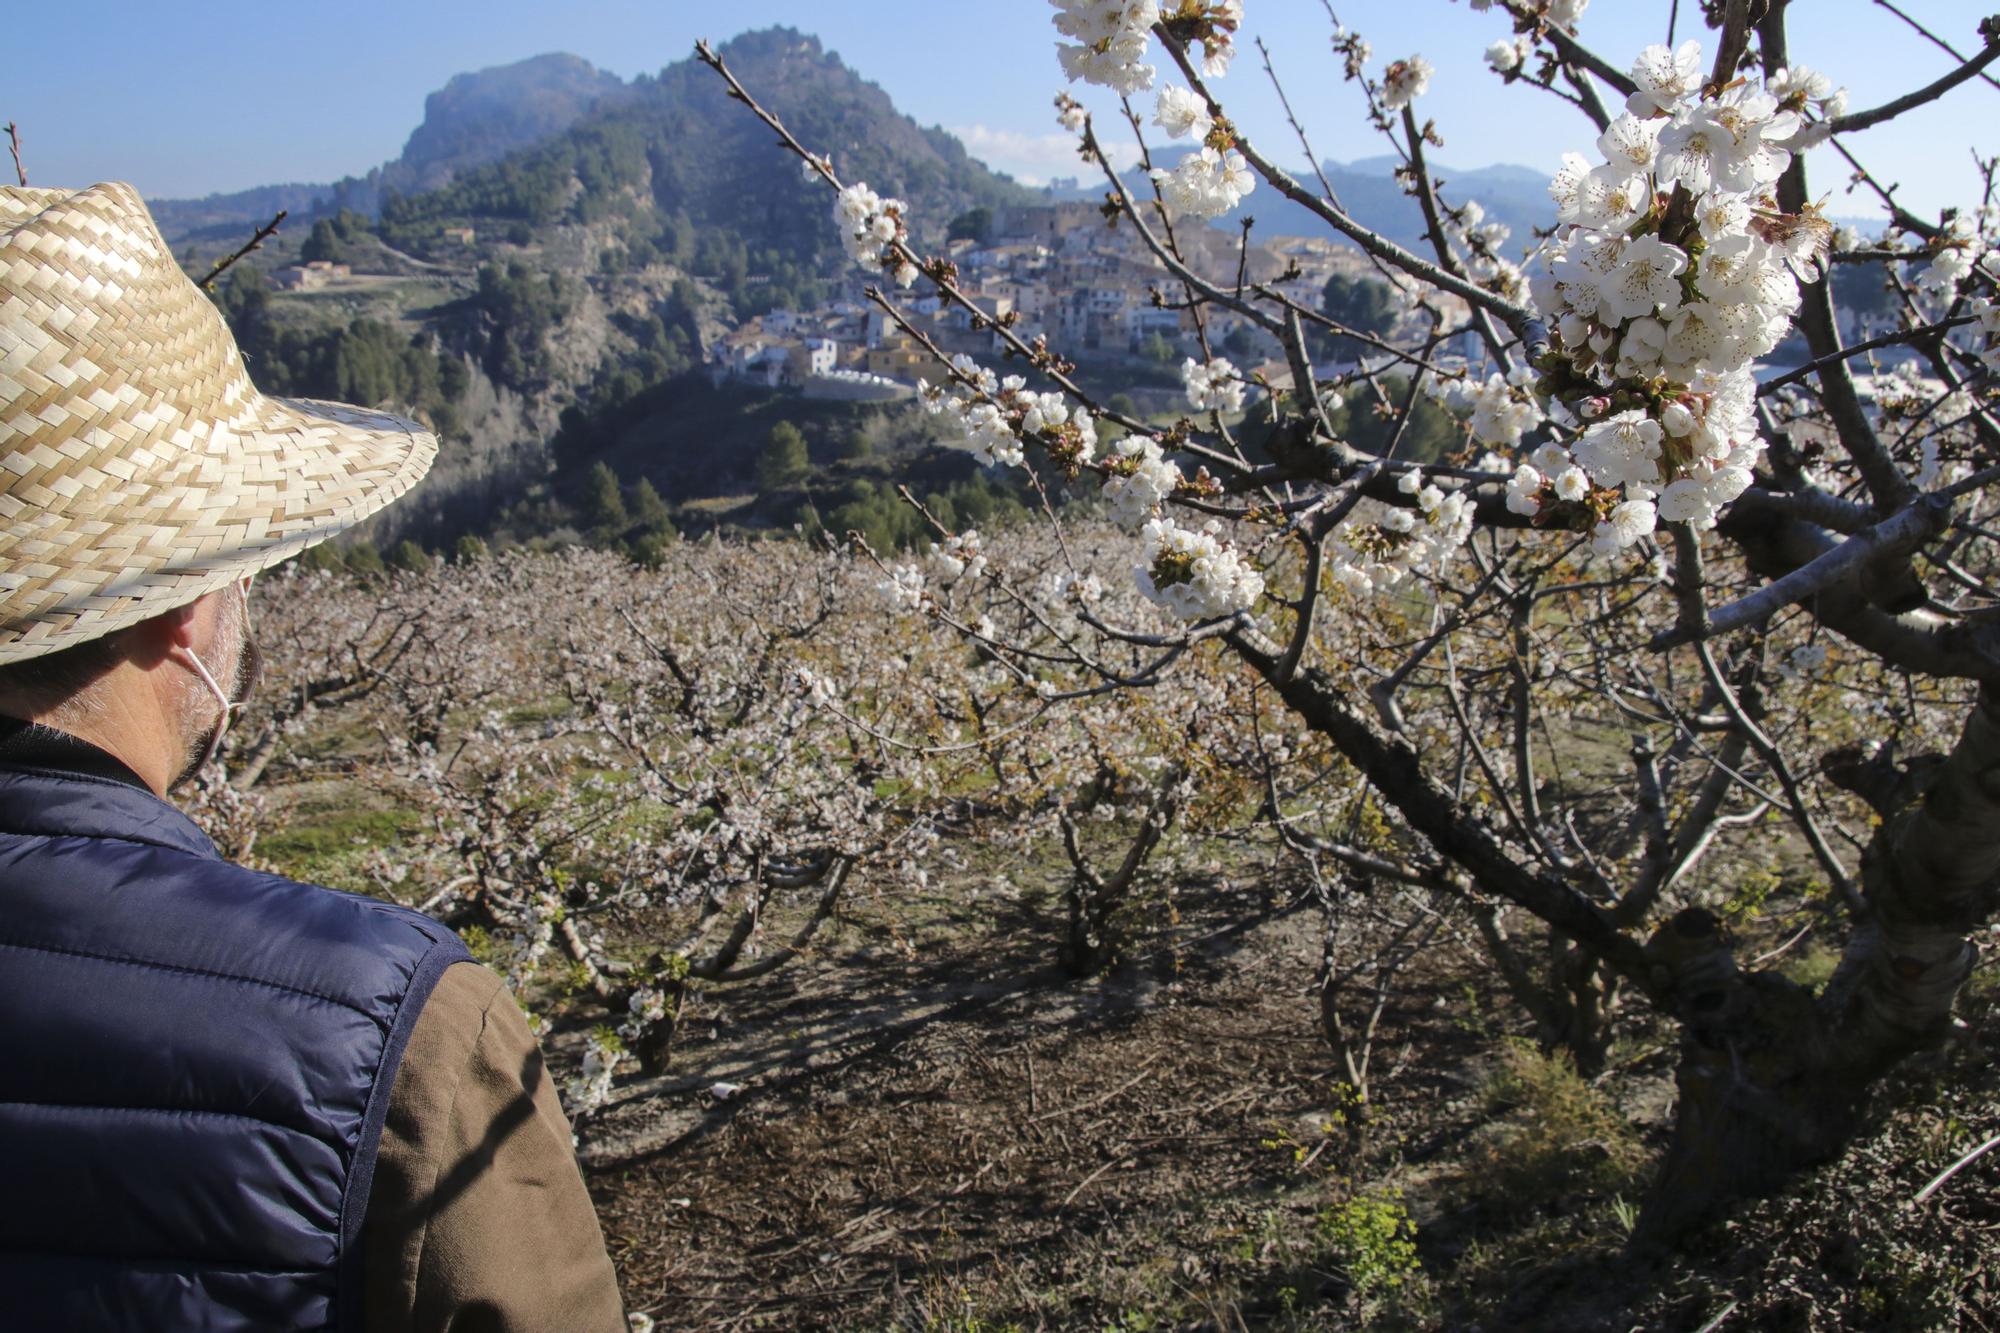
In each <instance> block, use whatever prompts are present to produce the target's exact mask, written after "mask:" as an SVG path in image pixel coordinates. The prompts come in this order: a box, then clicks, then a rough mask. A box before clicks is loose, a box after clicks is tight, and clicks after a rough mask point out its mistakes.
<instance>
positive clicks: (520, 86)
mask: <svg viewBox="0 0 2000 1333" xmlns="http://www.w3.org/2000/svg"><path fill="white" fill-rule="evenodd" d="M624 91H625V81H624V80H623V79H621V78H619V77H618V76H617V75H616V74H610V73H606V72H605V71H604V70H601V69H598V68H597V67H596V66H594V65H592V64H591V63H590V62H589V61H587V60H584V59H582V58H580V57H578V56H573V55H565V54H556V55H543V56H536V57H534V58H533V59H531V60H523V61H520V62H518V63H516V64H512V65H503V66H500V67H499V68H497V69H483V70H480V71H479V72H478V73H476V74H455V75H453V76H452V78H451V81H450V82H449V83H447V84H445V86H444V87H442V88H440V89H439V90H438V91H436V92H434V93H432V94H431V95H430V96H429V97H427V98H425V99H424V119H423V123H422V124H421V125H418V126H417V128H416V129H415V130H413V131H411V133H410V139H409V142H408V143H406V144H404V145H403V155H402V156H401V157H400V158H398V159H397V160H396V161H394V162H392V163H390V164H389V165H388V166H386V167H384V168H383V170H382V173H381V177H382V185H383V186H384V187H386V188H388V189H393V190H396V191H398V192H399V193H402V194H412V193H415V192H417V191H420V190H435V189H437V188H438V187H439V186H442V185H448V184H450V182H451V179H452V177H453V176H454V175H455V174H457V173H458V172H460V171H464V170H466V169H467V168H470V167H477V166H483V165H485V164H486V163H488V162H495V161H498V160H499V159H501V158H503V157H505V156H507V155H508V154H509V153H513V152H518V151H519V150H520V149H523V148H527V147H530V146H531V145H534V144H538V143H540V142H541V141H542V140H544V139H546V138H548V137H549V136H550V135H552V134H560V133H562V132H563V131H564V130H566V129H568V128H569V127H570V126H572V125H574V124H576V122H577V121H579V120H581V119H582V118H583V117H584V116H585V115H586V114H588V113H589V112H590V111H592V110H593V109H595V108H596V107H597V105H598V103H599V102H600V101H601V100H602V99H604V98H607V97H613V96H616V95H617V94H619V93H622V92H624ZM354 206H355V207H360V205H358V204H357V205H354ZM363 211H369V210H363Z"/></svg>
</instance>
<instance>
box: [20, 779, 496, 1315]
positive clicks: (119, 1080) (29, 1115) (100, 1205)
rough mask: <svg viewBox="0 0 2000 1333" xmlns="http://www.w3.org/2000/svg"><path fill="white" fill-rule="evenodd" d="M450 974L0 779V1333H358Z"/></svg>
mask: <svg viewBox="0 0 2000 1333" xmlns="http://www.w3.org/2000/svg"><path fill="white" fill-rule="evenodd" d="M72 744H75V743H74V742H72ZM86 748H87V747H86ZM92 753H96V752H92ZM113 767H114V768H115V767H116V765H115V761H114V762H113ZM466 956H467V955H466V952H465V949H464V946H463V945H461V944H460V943H459V942H458V940H457V938H456V937H455V936H453V935H452V934H451V933H450V932H449V931H447V930H446V929H445V928H444V927H442V926H440V925H438V924H437V923H436V922H433V921H431V920H429V919H427V918H425V917H422V916H419V915H418V914H416V913H414V912H410V911H406V910H403V909H401V908H397V907H394V906H391V905H389V904H386V903H380V902H376V901H374V900H372V899H368V898H362V897H357V896H354V895H350V894H343V893H335V892H332V891H330V890H326V889H319V888H314V887H311V886H308V885H303V884H296V883H293V882H291V881H289V880H284V879H280V878H277V877H276V876H272V875H264V874H258V873H255V872H253V871H249V870H245V869H243V868H241V867H239V866H235V865H232V864H230V863H229V862H226V861H224V860H222V859H221V858H220V857H219V856H218V855H217V854H216V851H215V848H214V846H213V845H212V844H211V843H210V842H209V841H208V839H207V838H206V837H205V836H203V834H202V833H201V832H200V831H199V830H198V829H197V828H196V827H195V826H194V824H193V823H191V822H190V821H189V820H188V819H187V818H186V817H185V816H183V815H182V814H181V813H180V812H179V811H177V810H175V809H174V808H173V807H172V806H170V805H168V804H167V803H166V802H164V801H161V800H159V799H157V798H156V797H154V796H153V795H152V793H151V792H149V791H146V790H144V789H143V788H140V787H136V786H133V785H131V784H130V783H128V782H123V781H118V780H114V779H113V778H110V777H106V776H102V775H100V774H93V773H90V772H78V771H59V770H56V769H52V768H43V767H34V766H23V765H21V764H20V763H19V761H18V759H14V758H6V757H0V1201H4V1206H0V1329H5V1330H8V1331H9V1333H43V1331H44V1330H48V1331H49V1333H55V1331H58V1330H59V1331H60V1333H95V1331H96V1330H120V1331H121V1333H122V1331H123V1330H135V1331H136V1330H148V1331H149V1333H152V1331H157V1330H183V1329H188V1330H193V1329H229V1330H239V1329H240V1330H252V1329H254V1330H258V1331H259V1333H269V1331H272V1330H307V1329H339V1330H352V1329H358V1328H360V1317H361V1300H360V1279H361V1266H360V1254H359V1250H360V1233H361V1220H362V1214H363V1212H364V1211H365V1209H366V1208H367V1204H368V1186H369V1180H370V1178H371V1176H372V1174H373V1171H374V1161H375V1148H376V1144H377V1142H378V1140H379V1139H380V1136H381V1132H382V1121H383V1117H384V1116H385V1115H386V1113H387V1110H388V1102H389V1093H390V1089H391V1087H392V1085H393V1084H394V1081H395V1072H396V1064H397V1061H398V1059H399V1058H400V1057H401V1054H402V1049H403V1045H404V1043H405V1042H406V1041H407V1039H408V1037H409V1034H410V1029H411V1027H412V1025H413V1024H414V1023H415V1022H416V1017H417V1013H418V1011H419V1010H420V1009H422V1007H423V1003H424V1000H425V999H426V997H427V996H428V995H429V993H430V989H431V987H432V985H433V984H434V983H435V982H436V980H437V978H438V975H439V973H441V972H443V971H444V969H445V968H446V967H447V966H449V965H450V964H451V963H454V962H457V961H459V960H461V959H464V958H465V957H466Z"/></svg>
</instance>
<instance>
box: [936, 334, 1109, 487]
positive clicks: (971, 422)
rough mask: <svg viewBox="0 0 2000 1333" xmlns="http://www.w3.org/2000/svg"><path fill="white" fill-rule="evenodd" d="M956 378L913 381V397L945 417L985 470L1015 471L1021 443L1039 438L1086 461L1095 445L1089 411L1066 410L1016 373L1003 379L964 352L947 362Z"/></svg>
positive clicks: (1066, 404) (1062, 403)
mask: <svg viewBox="0 0 2000 1333" xmlns="http://www.w3.org/2000/svg"><path fill="white" fill-rule="evenodd" d="M951 366H952V369H953V370H955V371H956V372H958V375H959V379H958V380H956V381H955V382H953V383H952V384H950V385H943V384H932V383H930V382H929V381H927V380H918V381H917V397H918V399H919V401H921V402H922V403H923V405H924V410H925V411H926V412H929V413H930V414H931V415H932V416H941V417H945V418H948V419H949V420H950V421H951V422H952V424H953V425H955V426H956V427H957V428H958V431H959V434H960V436H961V437H963V438H964V439H965V441H966V442H967V443H968V444H969V445H970V446H971V448H972V455H973V457H975V458H977V459H978V460H979V461H980V462H981V463H983V464H986V465H987V466H992V465H994V464H996V463H997V464H1005V465H1006V466H1008V467H1019V466H1020V465H1021V462H1022V460H1023V459H1025V458H1026V456H1027V455H1026V454H1025V453H1024V452H1023V450H1022V441H1023V440H1024V439H1029V438H1034V437H1041V438H1042V439H1043V441H1044V442H1045V443H1048V442H1058V443H1060V444H1061V445H1063V446H1064V447H1066V448H1069V449H1072V450H1076V451H1078V452H1080V453H1081V455H1082V456H1084V457H1088V456H1089V455H1090V453H1091V451H1092V450H1093V449H1095V448H1096V446H1097V425H1096V423H1095V422H1094V421H1092V419H1091V416H1090V413H1088V412H1086V411H1084V410H1083V409H1081V408H1078V409H1076V410H1074V411H1072V410H1071V408H1070V405H1069V402H1068V400H1067V399H1065V398H1064V397H1063V396H1062V395H1061V394H1060V393H1036V392H1034V391H1032V390H1030V389H1029V388H1028V381H1027V380H1026V379H1025V378H1024V377H1022V376H1020V375H1009V376H1007V377H1006V378H1005V379H1002V378H1001V377H1000V376H998V375H996V374H995V373H994V372H993V371H991V370H988V369H986V368H985V367H983V366H981V365H979V364H978V363H977V362H975V361H973V359H972V358H971V357H969V356H966V355H965V354H964V353H962V352H961V353H959V354H958V355H957V356H954V357H953V358H952V359H951Z"/></svg>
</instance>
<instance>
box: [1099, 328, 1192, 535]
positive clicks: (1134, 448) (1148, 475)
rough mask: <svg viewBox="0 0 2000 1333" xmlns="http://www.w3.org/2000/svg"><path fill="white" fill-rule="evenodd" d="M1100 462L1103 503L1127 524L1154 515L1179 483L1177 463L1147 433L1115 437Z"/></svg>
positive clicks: (1138, 522) (1137, 524)
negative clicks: (1161, 450) (1102, 473)
mask: <svg viewBox="0 0 2000 1333" xmlns="http://www.w3.org/2000/svg"><path fill="white" fill-rule="evenodd" d="M1188 364H1190V365H1192V364H1194V363H1193V362H1189V363H1188ZM1104 465H1105V476H1104V484H1103V488H1102V489H1103V495H1104V500H1105V503H1106V505H1107V506H1109V509H1110V513H1111V517H1112V518H1113V519H1115V520H1116V521H1117V522H1119V523H1122V524H1124V525H1125V526H1126V527H1128V528H1136V527H1138V526H1139V525H1140V524H1141V523H1144V522H1145V521H1146V520H1147V519H1149V518H1153V517H1155V516H1156V515H1158V514H1159V512H1160V505H1161V504H1162V503H1164V502H1165V501H1166V499H1167V497H1168V496H1170V495H1172V494H1173V493H1174V490H1175V488H1177V487H1178V486H1179V485H1180V484H1181V469H1180V465H1179V464H1177V463H1175V462H1174V461H1173V460H1172V459H1170V458H1167V457H1166V456H1165V455H1164V454H1162V453H1161V452H1160V446H1159V445H1158V444H1157V443H1155V442H1154V441H1153V439H1152V438H1151V437H1150V436H1145V435H1127V436H1126V437H1125V438H1124V439H1122V440H1119V441H1118V442H1117V443H1115V444H1113V445H1112V446H1111V447H1110V449H1108V450H1106V452H1105V456H1104Z"/></svg>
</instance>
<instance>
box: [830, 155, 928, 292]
mask: <svg viewBox="0 0 2000 1333" xmlns="http://www.w3.org/2000/svg"><path fill="white" fill-rule="evenodd" d="M907 213H908V206H907V205H905V204H904V203H903V201H902V200H900V199H884V198H883V197H882V196H881V195H878V194H876V193H875V191H873V190H871V189H869V188H868V187H867V186H866V185H864V184H862V183H860V182H858V181H857V182H856V183H854V184H853V185H850V186H848V187H847V188H846V189H844V190H842V191H841V192H840V194H839V195H838V196H837V197H836V198H835V199H834V201H833V220H834V223H835V224H836V225H837V226H839V228H840V243H841V245H842V246H844V247H845V248H846V250H847V257H848V258H849V259H852V260H853V261H854V262H855V263H857V264H859V265H861V266H862V267H863V268H870V269H881V270H883V271H884V272H886V273H888V274H889V275H890V277H892V278H893V279H894V280H895V283H896V285H897V286H898V287H907V286H909V285H910V284H911V283H913V282H915V281H916V280H917V266H916V265H915V264H912V263H911V262H910V261H909V260H907V259H904V258H902V257H901V256H900V255H898V254H897V252H896V250H895V245H896V243H897V242H898V241H902V242H908V240H909V239H910V233H909V229H908V228H907V227H906V226H905V225H904V221H903V219H904V217H905V215H906V214H907Z"/></svg>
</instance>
